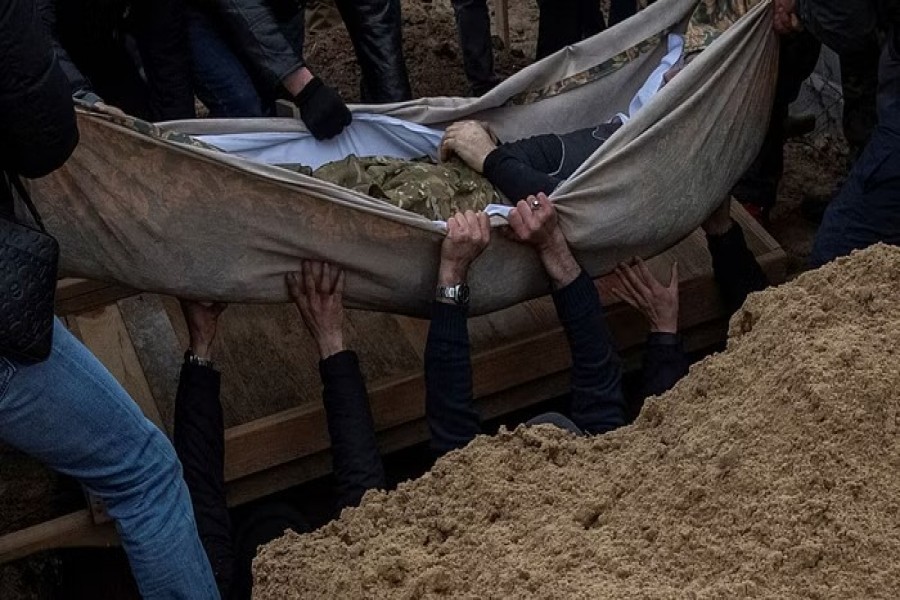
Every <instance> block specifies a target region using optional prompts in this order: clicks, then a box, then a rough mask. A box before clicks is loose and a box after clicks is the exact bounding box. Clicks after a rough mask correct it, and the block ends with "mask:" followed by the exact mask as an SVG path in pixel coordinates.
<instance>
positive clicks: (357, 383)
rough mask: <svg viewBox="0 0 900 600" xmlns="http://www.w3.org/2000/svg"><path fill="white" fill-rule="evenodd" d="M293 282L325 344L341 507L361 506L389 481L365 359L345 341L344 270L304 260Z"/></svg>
mask: <svg viewBox="0 0 900 600" xmlns="http://www.w3.org/2000/svg"><path fill="white" fill-rule="evenodd" d="M287 285H288V291H289V292H290V294H291V297H292V298H293V299H294V303H295V304H296V305H297V309H298V310H299V311H300V316H301V317H302V319H303V322H304V324H305V325H306V327H307V329H309V331H310V333H311V334H312V336H313V338H314V339H315V341H316V345H317V346H318V348H319V357H320V361H319V374H320V375H321V376H322V400H323V403H324V405H325V419H326V421H327V423H328V435H329V436H330V438H331V454H332V457H333V468H334V478H335V491H336V496H337V502H336V504H337V510H338V511H340V510H343V509H344V508H346V507H348V506H357V505H358V504H359V502H360V500H362V497H363V495H364V494H365V493H366V491H368V490H371V489H376V488H384V487H385V486H386V480H385V476H384V466H383V464H382V462H381V456H380V455H379V453H378V444H377V441H376V439H375V422H374V421H373V419H372V412H371V409H370V408H369V397H368V393H367V392H366V384H365V381H364V380H363V376H362V373H361V372H360V369H359V359H358V358H357V356H356V353H354V352H350V351H348V350H347V349H346V347H345V346H344V327H343V321H344V307H343V292H344V272H343V271H342V270H341V269H340V268H337V267H334V266H332V265H329V264H328V263H321V262H315V261H303V263H302V264H301V270H300V271H299V272H296V273H289V274H288V275H287Z"/></svg>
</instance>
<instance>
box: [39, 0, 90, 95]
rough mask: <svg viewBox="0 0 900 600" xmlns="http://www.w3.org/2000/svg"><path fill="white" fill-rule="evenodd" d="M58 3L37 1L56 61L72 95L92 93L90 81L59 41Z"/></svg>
mask: <svg viewBox="0 0 900 600" xmlns="http://www.w3.org/2000/svg"><path fill="white" fill-rule="evenodd" d="M58 1H59V0H36V4H37V7H38V11H39V12H40V14H41V20H42V21H43V23H44V30H45V31H46V32H47V36H48V37H49V38H50V43H51V45H52V46H53V51H54V52H56V59H57V61H59V66H60V68H61V69H62V71H63V73H64V74H65V76H66V79H68V81H69V86H70V87H71V90H72V94H73V95H75V94H77V93H78V92H88V91H92V90H93V86H92V85H91V82H90V80H88V78H87V77H85V76H84V74H83V73H82V72H81V70H79V68H78V66H77V65H76V64H75V61H73V60H72V58H71V57H70V56H69V53H68V51H66V49H65V47H63V45H62V43H61V42H60V41H59V32H58V31H57V28H56V25H57V22H56V3H57V2H58Z"/></svg>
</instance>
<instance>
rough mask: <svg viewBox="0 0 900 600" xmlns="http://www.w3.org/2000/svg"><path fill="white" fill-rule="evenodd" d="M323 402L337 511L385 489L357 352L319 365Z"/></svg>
mask: <svg viewBox="0 0 900 600" xmlns="http://www.w3.org/2000/svg"><path fill="white" fill-rule="evenodd" d="M319 374H320V375H321V377H322V386H323V389H322V399H323V402H324V404H325V418H326V420H327V421H328V434H329V436H330V437H331V454H332V456H333V458H334V477H335V480H336V483H335V488H336V492H337V510H338V511H341V510H343V509H344V508H346V507H348V506H357V505H358V504H359V501H360V500H361V499H362V497H363V494H365V493H366V491H367V490H371V489H375V488H384V487H385V485H386V484H385V477H384V466H383V465H382V462H381V456H380V455H379V454H378V445H377V443H376V440H375V423H374V421H373V420H372V411H371V409H370V408H369V397H368V394H367V393H366V384H365V381H364V380H363V376H362V373H361V372H360V370H359V359H358V358H357V356H356V354H355V353H354V352H350V351H344V352H339V353H338V354H335V355H333V356H329V357H328V358H326V359H325V360H323V361H320V362H319Z"/></svg>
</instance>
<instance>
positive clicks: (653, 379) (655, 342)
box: [639, 333, 690, 400]
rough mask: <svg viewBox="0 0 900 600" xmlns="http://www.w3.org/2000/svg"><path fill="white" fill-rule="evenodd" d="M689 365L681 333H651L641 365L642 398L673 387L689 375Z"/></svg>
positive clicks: (661, 392) (657, 394)
mask: <svg viewBox="0 0 900 600" xmlns="http://www.w3.org/2000/svg"><path fill="white" fill-rule="evenodd" d="M689 366H690V365H689V364H688V360H687V356H686V355H685V353H684V346H683V345H682V343H681V336H680V335H677V334H674V333H651V334H650V335H649V336H647V346H646V348H645V350H644V363H643V365H642V367H641V387H640V393H639V397H640V399H641V400H645V399H647V398H649V397H650V396H659V395H660V394H663V393H665V392H667V391H669V390H670V389H672V387H673V386H674V385H675V384H676V383H678V381H679V380H680V379H681V378H682V377H684V376H685V375H687V373H688V368H689Z"/></svg>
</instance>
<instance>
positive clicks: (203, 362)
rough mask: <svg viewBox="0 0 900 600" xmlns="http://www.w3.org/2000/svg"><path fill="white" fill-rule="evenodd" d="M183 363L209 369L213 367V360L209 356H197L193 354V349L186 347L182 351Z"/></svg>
mask: <svg viewBox="0 0 900 600" xmlns="http://www.w3.org/2000/svg"><path fill="white" fill-rule="evenodd" d="M184 364H186V365H197V366H198V367H207V368H209V369H212V368H213V365H214V364H215V363H213V360H212V359H211V358H203V357H201V356H197V355H196V354H194V350H193V349H191V348H188V349H187V350H186V351H185V353H184Z"/></svg>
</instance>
